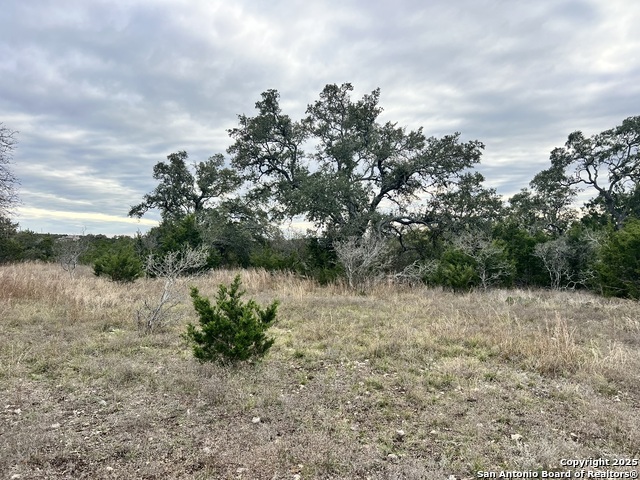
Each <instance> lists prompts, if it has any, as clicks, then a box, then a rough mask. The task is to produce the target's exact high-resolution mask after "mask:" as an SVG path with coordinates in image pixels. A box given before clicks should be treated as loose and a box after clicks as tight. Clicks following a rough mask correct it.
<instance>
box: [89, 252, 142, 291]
mask: <svg viewBox="0 0 640 480" xmlns="http://www.w3.org/2000/svg"><path fill="white" fill-rule="evenodd" d="M93 273H94V274H95V275H96V276H98V277H99V276H101V275H106V276H108V277H109V278H110V279H111V280H113V281H114V282H121V283H130V282H133V281H135V279H136V278H138V277H140V276H141V275H142V273H143V266H142V261H141V260H140V258H139V257H138V255H136V253H135V252H134V251H133V248H122V249H120V250H118V251H115V252H110V253H106V254H104V255H102V256H101V257H100V258H98V259H97V260H96V263H95V264H94V265H93Z"/></svg>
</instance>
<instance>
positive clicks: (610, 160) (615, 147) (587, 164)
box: [549, 116, 640, 230]
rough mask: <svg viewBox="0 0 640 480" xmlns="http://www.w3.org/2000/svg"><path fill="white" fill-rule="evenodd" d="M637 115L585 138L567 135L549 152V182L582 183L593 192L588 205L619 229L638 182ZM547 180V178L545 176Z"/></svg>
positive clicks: (630, 211) (578, 134) (630, 207)
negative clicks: (551, 175)
mask: <svg viewBox="0 0 640 480" xmlns="http://www.w3.org/2000/svg"><path fill="white" fill-rule="evenodd" d="M639 147H640V116H636V117H629V118H627V119H625V120H624V121H623V122H622V125H619V126H617V127H614V128H612V129H610V130H605V131H604V132H601V133H598V134H596V135H592V136H591V137H589V138H586V137H585V136H584V135H583V134H582V132H580V131H576V132H573V133H571V134H570V135H569V137H568V139H567V142H566V143H565V146H564V147H560V148H555V149H554V150H553V151H552V152H551V157H550V158H551V169H550V170H552V171H555V172H558V173H557V174H556V175H554V177H555V179H553V181H554V182H555V183H556V184H558V185H560V186H562V187H572V188H573V187H575V186H581V185H586V186H587V187H590V188H592V191H594V192H597V198H596V200H594V201H592V202H591V204H590V207H591V208H595V211H596V212H597V211H599V212H600V213H603V214H605V215H606V216H607V217H608V218H609V219H610V221H611V223H612V224H613V225H614V227H615V228H616V230H620V229H621V228H622V227H623V225H624V223H625V221H626V219H627V218H628V217H630V216H632V215H633V212H634V210H635V209H636V207H637V197H636V196H635V195H636V192H637V189H638V184H639V183H640V155H639V152H640V151H639ZM549 180H550V179H549Z"/></svg>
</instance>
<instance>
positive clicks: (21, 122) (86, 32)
mask: <svg viewBox="0 0 640 480" xmlns="http://www.w3.org/2000/svg"><path fill="white" fill-rule="evenodd" d="M639 19H640V4H638V5H636V4H635V3H633V2H627V1H624V0H580V1H579V0H573V1H572V0H565V1H562V0H541V1H538V2H526V1H504V0H502V1H501V0H494V1H492V0H461V1H456V2H451V1H443V0H438V1H433V2H421V1H417V0H415V1H414V0H406V1H399V2H388V1H381V0H379V1H369V2H364V1H346V2H345V1H337V0H330V1H327V2H303V1H296V0H281V1H274V2H269V3H266V2H256V1H249V0H244V1H238V2H233V3H230V2H220V1H208V0H200V1H189V2H185V1H180V0H163V1H157V0H135V1H134V0H131V1H126V0H120V1H109V2H107V1H92V2H84V1H79V0H78V1H72V0H57V1H55V2H54V1H45V0H34V1H32V2H24V1H20V0H8V2H5V4H4V5H3V15H2V16H0V121H2V122H4V123H5V124H6V125H8V126H10V127H11V128H13V129H16V130H19V131H20V134H19V137H18V139H19V142H20V143H19V148H18V150H17V151H16V154H15V157H14V160H15V164H14V169H15V172H16V174H17V175H18V176H19V177H20V178H21V180H22V189H21V196H22V200H23V204H24V205H23V207H22V208H21V209H20V211H19V216H18V218H17V220H18V221H19V222H20V223H21V225H22V227H23V228H30V229H33V230H36V231H51V232H68V233H74V232H77V231H78V229H79V227H80V226H87V227H88V228H89V227H90V228H89V230H92V233H107V234H119V233H132V232H134V231H135V230H136V229H138V228H140V229H142V230H145V229H147V228H149V225H148V223H149V222H144V223H140V224H137V223H131V220H130V219H127V218H126V213H127V211H128V209H129V206H130V205H132V204H135V203H138V202H139V201H140V199H141V197H142V195H143V194H144V193H146V192H148V191H150V190H152V189H153V188H154V183H153V179H152V178H151V171H152V167H153V165H154V164H155V163H156V162H158V161H159V160H162V159H164V158H165V157H166V155H168V154H169V153H171V152H174V151H177V150H182V149H185V150H187V151H188V152H189V153H190V156H191V158H192V159H193V160H202V159H205V158H207V157H208V156H210V155H212V154H214V153H217V152H224V151H225V150H226V148H227V147H228V145H229V143H230V142H229V138H228V137H227V134H226V129H228V128H232V127H233V126H235V124H236V120H237V115H238V114H241V113H246V114H252V113H253V105H254V103H255V102H256V101H257V100H258V99H259V96H260V93H261V92H263V91H265V90H267V89H269V88H276V89H278V90H279V92H280V93H281V100H282V106H283V109H284V110H285V111H286V112H287V113H289V114H290V115H291V116H292V117H294V118H299V117H300V116H301V115H302V114H303V113H304V110H305V108H306V105H307V104H308V103H310V102H312V101H313V100H315V99H316V98H317V96H318V93H319V92H320V90H321V89H322V88H323V87H324V85H325V84H327V83H342V82H351V83H352V84H353V85H354V87H355V90H356V92H355V94H356V95H362V94H365V93H368V92H370V91H371V90H373V89H375V88H377V87H380V88H381V90H382V96H381V104H382V106H383V107H384V108H385V111H384V113H383V116H382V120H383V121H387V120H389V121H394V122H398V123H399V124H400V125H405V126H407V127H408V128H412V129H414V128H418V127H420V126H423V127H424V128H425V133H427V134H428V135H444V134H448V133H452V132H454V131H460V132H461V133H462V135H463V137H464V138H466V139H479V140H481V141H483V142H484V143H485V144H486V149H485V154H484V158H483V161H482V165H481V167H480V170H481V171H482V172H483V173H484V174H485V176H486V178H487V183H488V185H490V186H493V187H496V188H498V190H499V192H500V193H502V194H504V195H510V194H512V193H514V192H516V191H517V190H519V189H520V188H522V187H525V186H526V185H527V184H528V182H529V180H530V179H531V178H532V177H533V175H535V173H537V172H538V171H539V170H541V169H542V168H545V166H546V165H547V162H548V155H549V152H550V150H551V149H552V148H554V147H556V146H559V145H562V144H563V143H564V141H565V140H566V138H567V135H568V134H569V133H570V132H572V131H574V130H583V131H584V132H585V133H586V134H593V133H597V132H599V131H602V130H604V129H607V128H611V127H613V126H615V125H618V124H619V123H620V122H621V121H622V120H623V119H624V118H626V117H628V116H631V115H636V114H638V112H637V111H636V109H637V106H638V105H640V87H639V86H638V82H637V79H638V78H639V75H640V57H639V53H640V33H638V30H637V23H638V20H639ZM149 219H150V220H153V219H156V220H157V215H153V214H152V215H151V216H150V217H149Z"/></svg>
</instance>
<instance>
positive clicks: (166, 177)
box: [129, 151, 242, 219]
mask: <svg viewBox="0 0 640 480" xmlns="http://www.w3.org/2000/svg"><path fill="white" fill-rule="evenodd" d="M187 158H188V155H187V152H185V151H180V152H177V153H172V154H171V155H169V156H167V160H169V162H168V163H165V162H158V163H157V164H156V165H155V166H154V167H153V178H154V179H156V180H159V181H160V183H159V184H158V186H157V187H156V188H155V190H154V191H153V192H151V193H147V194H146V195H145V196H144V201H143V202H142V203H140V204H138V205H134V206H132V207H131V210H129V216H131V217H142V216H143V215H144V214H145V213H146V212H147V211H148V210H150V209H152V208H157V209H159V210H160V213H161V215H162V218H163V219H179V218H182V217H184V216H186V215H190V214H194V213H198V212H200V211H202V210H203V209H204V208H205V207H206V206H207V204H208V203H210V202H211V201H212V200H213V199H215V198H220V197H223V196H224V195H226V194H228V193H231V192H232V191H234V190H235V189H236V188H238V187H239V186H240V184H241V183H242V180H241V179H240V178H239V177H238V175H237V174H236V172H235V171H233V170H232V169H230V168H222V166H223V165H224V156H223V155H221V154H217V155H214V156H212V157H210V158H209V159H208V160H207V161H206V162H200V163H194V165H193V170H194V173H191V171H190V169H189V167H188V166H187V164H186V160H187Z"/></svg>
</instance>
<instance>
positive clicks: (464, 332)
mask: <svg viewBox="0 0 640 480" xmlns="http://www.w3.org/2000/svg"><path fill="white" fill-rule="evenodd" d="M237 273H241V274H242V278H243V284H244V287H245V288H246V289H247V290H248V297H253V298H255V299H256V300H257V301H258V302H259V303H262V304H266V303H267V302H270V301H271V300H273V299H279V300H280V301H281V307H280V311H279V312H280V314H279V321H278V323H277V325H276V326H275V327H274V328H273V329H272V335H274V336H275V338H276V343H275V345H274V347H273V348H272V350H271V351H270V353H269V355H268V356H267V357H266V358H265V359H264V360H263V361H262V362H261V363H259V364H258V365H254V366H250V365H249V366H244V367H239V368H222V367H219V366H215V365H200V364H198V363H197V362H196V361H194V359H193V358H192V355H191V352H190V351H189V349H188V347H187V346H186V345H185V344H184V342H183V340H181V338H180V334H181V333H182V332H183V331H184V330H185V325H186V323H187V322H188V321H191V322H194V321H196V319H195V318H194V314H193V309H192V308H191V306H190V305H189V304H188V303H187V302H185V303H184V304H183V305H181V306H179V307H178V309H179V311H180V313H182V314H183V318H182V319H181V320H178V321H176V322H175V323H174V324H172V325H170V326H169V328H168V329H167V330H166V331H163V332H159V333H155V334H152V335H147V336H144V335H141V334H140V333H139V332H138V330H137V328H136V322H135V311H136V309H137V308H138V307H139V306H140V305H141V304H142V302H143V300H144V299H146V298H152V297H153V296H154V295H157V294H158V293H159V292H160V289H161V288H162V285H161V283H160V282H156V281H153V280H140V281H138V282H136V283H135V284H133V285H118V284H114V283H110V282H108V281H106V280H104V279H101V278H96V277H94V276H92V275H91V273H90V271H89V270H83V271H81V272H79V273H78V275H77V276H76V277H77V278H75V279H69V276H68V275H67V274H66V273H65V272H64V271H62V270H61V269H59V267H57V266H56V265H44V264H22V265H10V266H3V267H0V338H1V339H2V340H1V341H0V385H1V387H0V388H1V390H0V425H1V427H0V472H2V475H3V478H23V479H26V478H29V479H31V478H74V479H75V478H91V479H94V478H96V479H100V478H140V479H154V478H158V479H161V478H162V479H164V478H185V479H186V478H199V479H205V478H230V479H231V478H242V479H263V478H264V479H272V478H289V479H293V478H345V479H346V478H372V479H378V478H389V479H395V478H407V479H423V478H427V479H428V478H447V477H449V475H455V476H456V477H457V478H475V477H476V472H477V471H496V472H500V471H502V470H505V469H506V470H536V469H543V470H549V469H553V468H560V460H561V459H563V458H569V459H586V458H589V457H593V458H634V457H635V458H639V457H640V428H639V427H640V415H639V409H640V376H639V372H640V349H639V348H638V347H639V346H640V317H639V313H638V311H639V310H638V304H637V302H631V301H623V300H611V299H604V298H600V297H596V296H593V295H589V294H585V293H580V292H562V293H558V292H547V291H518V290H514V291H491V292H487V293H480V292H479V293H471V294H467V295H454V294H451V293H447V292H442V291H438V290H431V289H426V288H413V289H411V288H408V287H397V286H390V285H385V286H380V287H378V288H377V289H376V290H375V291H373V292H371V293H370V294H369V295H368V296H362V295H356V294H352V293H350V292H349V291H348V290H346V289H345V288H344V287H342V286H332V287H320V286H318V285H317V284H315V283H313V282H311V281H308V280H304V279H300V278H297V277H295V276H293V275H285V274H277V275H272V274H270V273H268V272H264V271H245V272H235V271H217V272H213V273H211V274H210V275H208V276H206V277H201V278H196V279H190V280H186V281H185V282H183V283H182V284H181V287H180V288H182V289H183V293H184V294H185V298H186V293H187V290H188V286H189V285H190V284H193V285H197V286H198V288H199V290H200V292H201V294H203V295H207V296H209V297H213V296H214V295H215V293H216V290H217V285H218V284H219V283H220V282H225V283H229V282H230V281H231V280H232V279H233V277H234V276H235V274H237ZM258 417H259V419H260V420H259V421H257V420H255V419H257V418H258ZM399 431H401V432H399ZM592 470H593V469H592Z"/></svg>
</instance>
